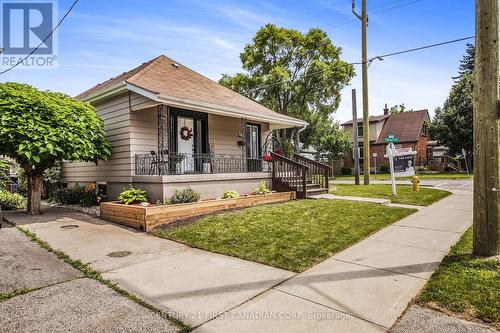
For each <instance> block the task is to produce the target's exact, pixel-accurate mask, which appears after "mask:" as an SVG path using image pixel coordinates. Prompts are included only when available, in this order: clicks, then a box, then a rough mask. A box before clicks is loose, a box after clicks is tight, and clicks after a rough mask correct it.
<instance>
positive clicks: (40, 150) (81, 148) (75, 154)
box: [0, 83, 111, 214]
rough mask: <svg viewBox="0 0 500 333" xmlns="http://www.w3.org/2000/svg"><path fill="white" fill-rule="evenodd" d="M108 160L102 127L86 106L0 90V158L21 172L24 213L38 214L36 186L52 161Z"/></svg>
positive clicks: (26, 90) (27, 91) (11, 87)
mask: <svg viewBox="0 0 500 333" xmlns="http://www.w3.org/2000/svg"><path fill="white" fill-rule="evenodd" d="M110 154H111V150H110V146H109V143H108V141H107V139H106V137H105V133H104V124H103V122H102V121H101V120H100V119H99V118H98V117H97V116H96V114H95V111H94V108H93V107H92V106H91V105H90V104H88V103H82V102H78V101H76V100H74V99H72V98H70V97H69V96H66V95H64V94H61V93H55V92H49V91H40V90H37V89H35V88H34V87H32V86H29V85H26V84H18V83H3V84H0V155H4V156H8V157H11V158H13V159H15V160H16V161H17V163H19V165H20V166H21V168H23V169H24V171H25V173H26V177H27V180H28V211H29V212H31V213H34V214H36V213H38V212H39V208H40V207H39V204H40V203H39V200H40V194H41V181H42V179H43V175H44V172H45V170H47V169H48V168H50V167H52V166H53V165H54V164H55V163H56V161H61V160H69V161H88V162H95V163H97V161H98V160H100V159H107V158H108V157H109V156H110Z"/></svg>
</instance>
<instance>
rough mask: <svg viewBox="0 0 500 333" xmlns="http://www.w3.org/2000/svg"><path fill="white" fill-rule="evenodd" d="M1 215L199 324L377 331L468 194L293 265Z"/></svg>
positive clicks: (76, 221)
mask: <svg viewBox="0 0 500 333" xmlns="http://www.w3.org/2000/svg"><path fill="white" fill-rule="evenodd" d="M450 188H451V187H450ZM6 217H7V218H9V219H12V220H14V221H15V222H16V223H18V224H19V225H20V226H21V227H22V228H26V229H29V230H32V231H34V232H35V233H36V234H37V235H38V236H39V237H40V238H41V239H44V240H46V241H47V242H48V243H49V244H50V245H51V246H52V247H54V248H59V249H61V250H63V251H64V252H66V253H67V254H68V255H69V256H71V257H72V258H75V259H80V260H82V261H84V262H90V263H91V264H92V265H93V266H94V267H96V268H98V269H100V270H103V271H105V274H104V276H105V277H106V278H109V279H110V280H112V281H114V282H116V283H118V284H119V285H120V286H121V287H122V288H124V289H126V290H127V291H129V292H130V293H132V294H136V295H138V296H140V297H141V298H144V299H146V300H147V301H148V302H150V303H152V304H154V305H156V306H157V307H158V308H160V309H163V310H165V311H171V313H172V314H173V315H174V316H177V318H179V319H180V320H182V321H183V322H185V323H186V324H189V325H192V326H194V327H197V329H196V330H195V331H196V332H383V331H387V329H389V328H390V327H391V326H392V325H393V324H394V322H395V321H396V319H397V318H398V317H399V316H400V314H401V313H402V312H403V311H404V309H405V308H406V307H407V305H408V303H409V302H410V301H411V299H412V298H413V297H414V296H415V295H416V294H417V293H418V291H419V290H420V289H421V288H422V287H423V286H424V285H425V283H426V281H427V279H428V278H429V277H430V275H431V274H432V272H433V271H434V270H435V269H436V267H437V266H438V265H439V263H440V261H441V260H442V258H443V257H444V256H445V255H446V254H447V252H448V250H449V248H450V246H451V245H453V244H454V243H455V242H456V241H457V240H458V239H459V238H460V236H461V234H462V233H463V232H464V231H465V230H466V228H467V227H468V226H469V225H470V224H471V222H472V197H471V193H470V191H469V190H468V189H467V188H466V187H464V188H460V189H459V190H456V191H455V194H454V195H452V196H449V197H448V198H445V199H443V200H442V201H440V202H438V203H436V204H434V205H432V206H429V207H426V208H424V209H422V210H420V211H418V212H416V213H415V214H413V215H411V216H409V217H407V218H405V219H403V220H401V221H399V222H397V223H395V224H393V225H391V226H389V227H387V228H385V229H383V230H381V231H379V232H377V233H375V234H374V235H372V236H370V237H368V238H367V239H365V240H363V241H361V242H360V243H358V244H356V245H354V246H352V247H351V248H348V249H346V250H345V251H343V252H340V253H338V254H336V255H334V256H333V257H331V258H329V259H327V260H325V261H324V262H322V263H320V264H319V265H317V266H315V267H313V268H311V269H309V270H307V271H305V272H304V273H302V274H298V275H297V274H294V273H292V272H288V271H284V270H280V269H276V268H272V267H269V266H265V265H260V264H257V263H253V262H249V261H245V260H241V259H237V258H232V257H227V256H224V255H219V254H214V253H210V252H206V251H201V250H197V249H193V248H190V247H187V246H184V245H181V244H179V243H175V242H172V241H168V240H164V239H160V238H156V237H154V236H150V235H148V234H144V233H140V232H136V231H135V230H132V229H128V228H125V227H121V226H118V225H114V224H111V223H106V222H104V221H102V220H99V219H94V218H91V217H89V216H87V215H84V214H81V213H77V212H74V211H61V210H52V211H49V212H47V213H45V214H43V215H42V216H39V217H35V218H34V217H28V216H27V215H23V214H6ZM67 226H76V227H69V228H68V227H67ZM62 227H64V228H62ZM123 255H125V256H123Z"/></svg>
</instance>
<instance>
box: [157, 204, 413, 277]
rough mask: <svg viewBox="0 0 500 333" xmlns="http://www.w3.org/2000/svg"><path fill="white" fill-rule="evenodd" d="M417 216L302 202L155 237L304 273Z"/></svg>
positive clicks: (208, 221)
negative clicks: (335, 254) (379, 232)
mask: <svg viewBox="0 0 500 333" xmlns="http://www.w3.org/2000/svg"><path fill="white" fill-rule="evenodd" d="M413 212H414V210H413V209H401V208H394V207H387V206H383V205H378V204H372V203H356V202H347V201H337V200H297V201H290V202H287V203H281V204H272V205H265V206H260V207H252V208H246V209H244V210H241V211H235V212H228V213H223V214H219V215H213V216H208V217H204V218H201V219H200V220H198V221H196V222H195V223H193V224H190V225H187V226H181V227H173V228H170V229H168V228H166V229H162V228H156V229H154V230H153V231H151V232H152V233H153V234H155V235H157V236H160V237H164V238H168V239H173V240H176V241H179V242H181V243H185V244H188V245H190V246H194V247H198V248H201V249H205V250H208V251H212V252H218V253H223V254H227V255H230V256H235V257H240V258H243V259H248V260H252V261H256V262H260V263H263V264H266V265H270V266H275V267H279V268H283V269H286V270H290V271H294V272H302V271H304V270H306V269H307V268H309V267H311V266H313V265H315V264H317V263H319V262H321V261H322V260H324V259H326V258H328V257H329V256H331V255H332V254H334V253H336V252H338V251H341V250H343V249H345V248H347V247H349V246H350V245H352V244H354V243H356V242H358V241H360V240H362V239H363V238H365V237H367V236H368V235H370V234H372V233H374V232H375V231H377V230H379V229H381V228H383V227H385V226H387V225H389V224H391V223H393V222H395V221H397V220H400V219H402V218H403V217H405V216H407V215H409V214H411V213H413Z"/></svg>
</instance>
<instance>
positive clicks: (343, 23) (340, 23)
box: [322, 0, 422, 28]
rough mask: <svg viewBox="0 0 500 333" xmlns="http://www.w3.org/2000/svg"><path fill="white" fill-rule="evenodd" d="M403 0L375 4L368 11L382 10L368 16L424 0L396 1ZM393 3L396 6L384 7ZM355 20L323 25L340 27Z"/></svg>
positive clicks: (369, 13)
mask: <svg viewBox="0 0 500 333" xmlns="http://www.w3.org/2000/svg"><path fill="white" fill-rule="evenodd" d="M402 1H406V0H396V1H391V2H387V3H385V4H381V5H378V6H375V7H371V8H368V11H371V10H374V9H379V8H381V9H380V10H376V11H373V12H368V16H370V15H375V14H380V13H383V12H387V11H390V10H394V9H396V8H400V7H404V6H408V5H412V4H414V3H417V2H419V1H422V0H412V1H409V2H405V3H401V4H399V5H396V3H400V2H402ZM391 4H392V5H394V6H392V7H389V8H382V7H386V6H389V5H391ZM354 21H355V19H354V18H350V19H347V20H343V21H340V22H332V23H329V24H325V25H323V26H322V28H324V27H330V28H338V27H341V26H344V25H346V24H349V23H352V22H354Z"/></svg>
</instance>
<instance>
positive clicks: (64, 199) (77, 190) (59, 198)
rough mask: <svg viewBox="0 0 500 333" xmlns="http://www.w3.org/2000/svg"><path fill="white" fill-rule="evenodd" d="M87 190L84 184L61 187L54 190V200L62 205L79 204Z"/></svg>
mask: <svg viewBox="0 0 500 333" xmlns="http://www.w3.org/2000/svg"><path fill="white" fill-rule="evenodd" d="M85 192H86V189H85V186H83V185H75V186H72V187H67V188H60V189H58V190H56V191H55V192H54V196H53V197H52V200H53V201H55V202H57V203H60V204H62V205H78V204H80V203H81V202H82V200H83V196H84V195H85Z"/></svg>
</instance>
